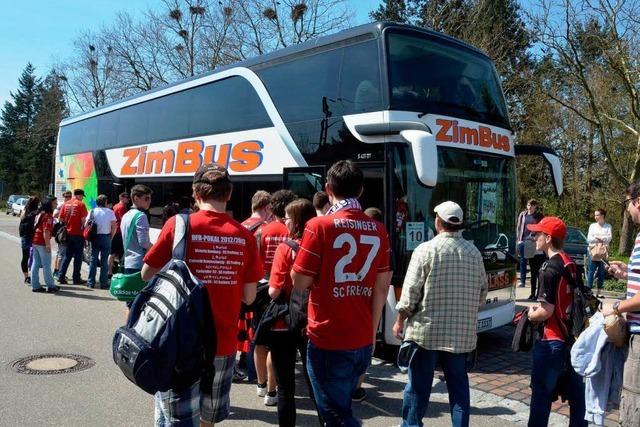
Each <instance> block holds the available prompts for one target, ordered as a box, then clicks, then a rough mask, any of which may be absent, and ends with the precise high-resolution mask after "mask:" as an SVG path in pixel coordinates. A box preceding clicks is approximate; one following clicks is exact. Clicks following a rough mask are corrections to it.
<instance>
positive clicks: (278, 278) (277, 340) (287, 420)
mask: <svg viewBox="0 0 640 427" xmlns="http://www.w3.org/2000/svg"><path fill="white" fill-rule="evenodd" d="M315 216H316V210H315V209H314V207H313V204H312V203H311V202H310V201H309V200H307V199H297V200H294V201H293V202H291V203H289V204H288V205H287V207H286V208H285V225H286V226H287V229H288V230H289V238H290V239H291V242H295V244H297V245H299V244H300V239H301V238H302V232H303V230H304V227H305V225H306V224H307V221H309V220H310V219H311V218H314V217H315ZM291 242H285V243H280V245H279V246H278V248H277V249H276V253H275V256H274V258H273V265H272V267H271V275H270V276H269V296H270V297H271V298H272V299H273V300H278V298H280V299H281V300H283V301H289V298H290V296H291V291H292V290H293V282H292V280H291V268H292V267H293V261H294V259H295V257H296V254H297V251H295V250H294V247H295V244H294V245H291V244H290V243H291ZM292 246H293V247H292ZM268 341H269V349H270V351H271V360H272V362H273V368H274V372H275V376H276V380H277V383H278V423H279V425H280V427H289V426H290V427H293V426H295V425H296V404H295V386H296V381H295V380H296V377H295V367H296V355H297V353H298V351H300V356H301V357H302V360H306V358H307V336H306V334H305V333H304V331H303V330H296V331H290V330H289V327H288V325H287V324H286V323H285V321H284V319H278V320H276V322H275V323H274V325H273V326H272V328H271V332H270V334H269V338H268ZM302 371H303V373H304V376H305V379H306V380H307V384H308V385H309V391H311V384H310V382H309V375H308V373H307V368H306V365H305V364H304V363H303V364H302ZM312 398H313V397H312Z"/></svg>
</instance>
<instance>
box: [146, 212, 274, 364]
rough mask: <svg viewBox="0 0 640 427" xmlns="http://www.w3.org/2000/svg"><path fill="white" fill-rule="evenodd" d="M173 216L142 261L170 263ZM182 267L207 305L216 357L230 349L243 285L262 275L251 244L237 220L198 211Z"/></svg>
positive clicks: (191, 224) (159, 265)
mask: <svg viewBox="0 0 640 427" xmlns="http://www.w3.org/2000/svg"><path fill="white" fill-rule="evenodd" d="M175 224H176V218H175V216H174V217H171V218H169V219H168V220H167V222H166V223H165V224H164V226H163V227H162V231H161V232H160V235H159V236H158V240H157V241H156V243H155V244H154V245H153V246H152V247H151V249H149V251H148V252H147V254H146V255H145V257H144V262H145V263H146V264H148V265H150V266H151V267H154V268H162V267H164V265H165V264H166V263H167V262H169V260H171V251H172V246H173V235H174V230H175ZM186 258H187V265H188V266H189V269H190V270H191V272H192V273H193V274H194V275H195V276H196V277H197V278H198V279H200V280H201V281H202V283H203V284H204V285H205V286H204V288H205V290H206V292H207V296H208V297H209V301H210V302H211V311H212V313H213V320H214V322H215V327H216V334H217V341H218V347H217V349H216V355H217V356H229V355H231V354H234V353H235V351H236V341H237V333H238V318H239V316H240V303H241V299H242V294H243V290H244V284H245V283H251V282H257V281H258V280H259V279H261V278H262V277H263V276H264V272H263V271H262V265H261V264H260V262H258V261H257V260H258V249H257V247H256V241H255V239H254V238H253V236H252V235H251V233H249V232H248V231H247V230H246V229H245V228H244V227H243V226H242V225H240V223H239V222H237V221H235V220H233V219H232V218H231V217H230V216H228V215H227V214H222V213H217V212H213V211H205V210H201V211H198V212H196V213H194V214H191V215H190V216H189V236H188V240H187V255H186Z"/></svg>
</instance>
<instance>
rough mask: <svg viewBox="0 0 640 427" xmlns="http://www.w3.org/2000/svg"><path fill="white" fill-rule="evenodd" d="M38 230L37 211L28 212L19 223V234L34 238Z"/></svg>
mask: <svg viewBox="0 0 640 427" xmlns="http://www.w3.org/2000/svg"><path fill="white" fill-rule="evenodd" d="M35 231H36V213H35V212H31V213H28V214H26V215H25V216H24V218H22V219H21V220H20V224H19V225H18V234H19V235H20V237H24V238H26V239H29V240H31V239H33V233H34V232H35Z"/></svg>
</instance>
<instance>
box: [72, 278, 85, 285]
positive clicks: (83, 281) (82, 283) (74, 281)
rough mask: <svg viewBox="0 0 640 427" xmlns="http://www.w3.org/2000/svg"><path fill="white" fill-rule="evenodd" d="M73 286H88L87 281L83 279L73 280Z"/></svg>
mask: <svg viewBox="0 0 640 427" xmlns="http://www.w3.org/2000/svg"><path fill="white" fill-rule="evenodd" d="M73 284H74V285H86V284H87V281H86V280H82V279H78V280H75V279H74V280H73Z"/></svg>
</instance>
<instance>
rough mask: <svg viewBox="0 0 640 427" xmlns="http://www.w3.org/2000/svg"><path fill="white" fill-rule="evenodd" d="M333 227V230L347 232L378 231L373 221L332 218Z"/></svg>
mask: <svg viewBox="0 0 640 427" xmlns="http://www.w3.org/2000/svg"><path fill="white" fill-rule="evenodd" d="M333 226H334V227H335V228H346V229H349V230H364V231H378V227H377V226H376V223H375V222H373V221H358V220H355V219H348V218H334V219H333Z"/></svg>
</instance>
